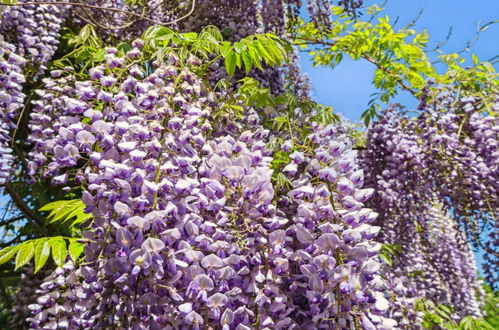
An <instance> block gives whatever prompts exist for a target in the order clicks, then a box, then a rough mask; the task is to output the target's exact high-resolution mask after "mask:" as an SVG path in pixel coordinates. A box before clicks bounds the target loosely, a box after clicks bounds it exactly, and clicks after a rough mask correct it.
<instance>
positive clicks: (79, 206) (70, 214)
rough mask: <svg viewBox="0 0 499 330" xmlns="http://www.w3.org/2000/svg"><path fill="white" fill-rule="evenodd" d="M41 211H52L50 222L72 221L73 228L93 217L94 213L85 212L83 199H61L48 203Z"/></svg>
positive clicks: (48, 217) (49, 216)
mask: <svg viewBox="0 0 499 330" xmlns="http://www.w3.org/2000/svg"><path fill="white" fill-rule="evenodd" d="M40 211H47V212H48V211H50V212H49V214H48V216H47V219H49V220H50V221H49V223H52V222H61V223H66V222H68V221H71V223H70V228H73V227H75V226H77V225H80V224H81V223H84V222H86V221H87V220H90V219H92V214H90V213H85V204H83V202H82V201H81V199H72V200H60V201H55V202H52V203H48V204H46V205H45V206H43V207H42V208H41V209H40Z"/></svg>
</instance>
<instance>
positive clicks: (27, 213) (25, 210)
mask: <svg viewBox="0 0 499 330" xmlns="http://www.w3.org/2000/svg"><path fill="white" fill-rule="evenodd" d="M4 188H5V190H7V192H8V193H9V195H10V197H12V200H13V201H14V204H16V206H17V208H18V209H20V210H21V211H22V212H23V213H24V215H25V216H26V217H27V218H28V219H30V220H32V221H34V222H35V223H36V224H38V225H40V226H42V227H43V219H42V218H41V217H40V216H39V215H38V214H36V213H35V212H34V211H33V210H32V209H31V208H30V207H29V206H28V205H27V204H26V203H25V202H24V200H23V199H22V198H21V197H20V196H19V195H18V194H17V192H16V190H15V189H14V187H12V186H11V185H10V183H6V184H4Z"/></svg>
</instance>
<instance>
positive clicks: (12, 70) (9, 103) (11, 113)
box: [0, 35, 26, 185]
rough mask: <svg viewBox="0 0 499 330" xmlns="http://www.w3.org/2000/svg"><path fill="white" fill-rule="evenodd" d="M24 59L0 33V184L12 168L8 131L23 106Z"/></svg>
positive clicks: (14, 125)
mask: <svg viewBox="0 0 499 330" xmlns="http://www.w3.org/2000/svg"><path fill="white" fill-rule="evenodd" d="M25 63H26V61H25V60H24V59H23V58H22V57H21V56H18V55H16V47H15V46H14V45H12V44H10V43H8V42H6V41H4V40H3V36H1V35H0V185H3V184H4V183H5V182H6V181H7V180H8V178H9V175H10V174H11V171H12V168H13V166H14V165H13V155H12V149H11V147H10V143H11V138H10V131H11V130H12V129H14V128H15V127H16V122H15V120H16V118H17V115H18V110H19V109H20V108H22V107H23V101H24V96H25V95H24V94H23V92H22V84H23V83H24V81H25V77H24V75H23V72H22V70H23V67H24V65H25Z"/></svg>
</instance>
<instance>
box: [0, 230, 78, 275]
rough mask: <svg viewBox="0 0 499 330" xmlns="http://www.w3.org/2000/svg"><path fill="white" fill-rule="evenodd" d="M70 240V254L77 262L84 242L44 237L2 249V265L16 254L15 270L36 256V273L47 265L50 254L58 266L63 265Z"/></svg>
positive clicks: (0, 259)
mask: <svg viewBox="0 0 499 330" xmlns="http://www.w3.org/2000/svg"><path fill="white" fill-rule="evenodd" d="M66 241H68V242H69V256H70V257H71V259H72V260H73V261H74V262H76V261H77V260H78V258H79V257H80V255H81V254H82V253H83V243H81V242H78V239H77V238H74V237H71V238H68V237H62V236H55V237H42V238H38V239H32V240H27V241H24V242H23V243H21V244H18V245H14V246H8V247H6V248H4V249H2V250H0V265H1V264H4V263H6V262H9V261H10V260H11V259H13V258H14V256H15V262H14V265H15V268H14V269H15V270H17V269H19V268H21V267H23V266H24V265H26V264H28V263H29V262H30V261H31V260H32V259H33V257H34V259H35V260H34V261H35V273H36V272H38V271H39V270H40V269H42V268H43V266H45V264H46V263H47V261H48V259H49V257H50V254H51V253H52V259H53V261H54V263H55V264H56V265H57V266H62V265H63V263H64V260H65V259H66V257H67V255H68V248H67V243H66Z"/></svg>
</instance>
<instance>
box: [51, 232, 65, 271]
mask: <svg viewBox="0 0 499 330" xmlns="http://www.w3.org/2000/svg"><path fill="white" fill-rule="evenodd" d="M49 243H50V247H51V248H52V258H53V259H54V262H55V263H56V265H57V266H59V267H62V265H63V264H64V259H65V258H66V253H67V251H66V241H65V240H64V238H62V237H60V236H58V237H53V238H51V239H50V240H49Z"/></svg>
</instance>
